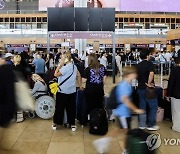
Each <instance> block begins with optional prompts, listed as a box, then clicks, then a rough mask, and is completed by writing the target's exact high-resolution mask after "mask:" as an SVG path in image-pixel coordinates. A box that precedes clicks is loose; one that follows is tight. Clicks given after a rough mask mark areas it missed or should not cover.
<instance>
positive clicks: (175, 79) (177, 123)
mask: <svg viewBox="0 0 180 154" xmlns="http://www.w3.org/2000/svg"><path fill="white" fill-rule="evenodd" d="M179 77H180V58H178V59H176V67H174V68H172V70H171V74H170V77H169V81H168V88H167V96H168V97H171V110H172V122H173V126H172V129H173V130H174V131H177V132H180V112H179V110H180V79H179Z"/></svg>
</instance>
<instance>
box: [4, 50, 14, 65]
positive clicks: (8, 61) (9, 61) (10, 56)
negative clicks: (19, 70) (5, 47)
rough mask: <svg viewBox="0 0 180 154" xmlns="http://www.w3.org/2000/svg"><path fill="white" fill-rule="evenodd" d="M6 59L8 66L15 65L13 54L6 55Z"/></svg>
mask: <svg viewBox="0 0 180 154" xmlns="http://www.w3.org/2000/svg"><path fill="white" fill-rule="evenodd" d="M5 59H6V62H7V64H10V65H13V54H11V53H6V54H5Z"/></svg>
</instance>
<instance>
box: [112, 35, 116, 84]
mask: <svg viewBox="0 0 180 154" xmlns="http://www.w3.org/2000/svg"><path fill="white" fill-rule="evenodd" d="M112 41H113V60H112V64H113V83H116V37H115V32H114V33H113V34H112Z"/></svg>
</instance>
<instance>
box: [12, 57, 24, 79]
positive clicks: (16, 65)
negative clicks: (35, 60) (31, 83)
mask: <svg viewBox="0 0 180 154" xmlns="http://www.w3.org/2000/svg"><path fill="white" fill-rule="evenodd" d="M13 64H14V65H13V70H14V71H17V72H19V73H21V75H23V77H24V79H26V74H27V73H26V70H25V67H23V66H22V65H21V56H20V55H14V59H13Z"/></svg>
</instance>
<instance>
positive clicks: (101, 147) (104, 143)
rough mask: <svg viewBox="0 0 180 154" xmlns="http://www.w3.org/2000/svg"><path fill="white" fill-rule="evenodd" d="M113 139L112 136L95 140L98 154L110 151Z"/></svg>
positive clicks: (94, 144)
mask: <svg viewBox="0 0 180 154" xmlns="http://www.w3.org/2000/svg"><path fill="white" fill-rule="evenodd" d="M111 140H112V138H111V137H105V138H101V139H98V140H95V141H94V142H93V143H92V144H93V146H94V148H95V149H96V151H97V152H98V154H103V153H105V152H108V149H109V144H110V141H111Z"/></svg>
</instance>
